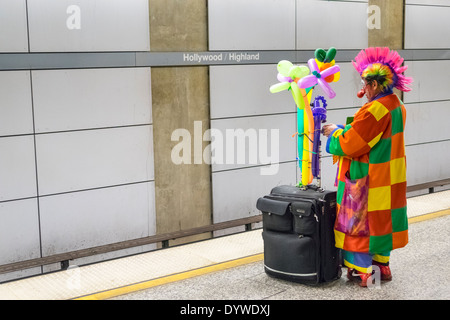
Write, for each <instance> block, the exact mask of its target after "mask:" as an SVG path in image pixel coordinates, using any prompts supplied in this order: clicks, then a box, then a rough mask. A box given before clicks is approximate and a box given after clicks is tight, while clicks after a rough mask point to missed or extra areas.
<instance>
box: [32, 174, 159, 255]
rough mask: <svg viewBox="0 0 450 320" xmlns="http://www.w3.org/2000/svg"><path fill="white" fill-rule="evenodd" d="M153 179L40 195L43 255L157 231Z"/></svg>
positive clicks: (147, 234)
mask: <svg viewBox="0 0 450 320" xmlns="http://www.w3.org/2000/svg"><path fill="white" fill-rule="evenodd" d="M154 188H155V187H154V182H148V183H138V184H132V185H126V186H120V187H113V188H104V189H97V190H90V191H82V192H73V193H68V194H62V195H56V196H48V197H41V198H40V199H39V205H40V216H41V228H42V252H43V255H44V256H48V255H52V254H57V253H61V252H67V251H72V250H78V249H85V248H90V247H94V246H99V245H104V244H108V243H114V242H119V241H125V240H130V239H136V238H141V237H146V236H150V235H153V234H155V230H156V229H155V204H154V203H155V202H154V194H155V189H154Z"/></svg>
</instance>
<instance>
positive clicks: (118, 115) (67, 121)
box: [32, 68, 152, 133]
mask: <svg viewBox="0 0 450 320" xmlns="http://www.w3.org/2000/svg"><path fill="white" fill-rule="evenodd" d="M32 75H33V96H34V98H33V102H34V109H35V121H36V132H38V133H39V132H49V131H50V132H52V131H64V130H78V129H90V128H101V127H114V126H126V125H136V124H149V123H151V121H152V119H151V115H152V114H151V102H152V100H151V83H150V68H120V69H78V70H77V69H73V70H42V71H32Z"/></svg>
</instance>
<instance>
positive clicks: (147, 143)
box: [36, 125, 154, 195]
mask: <svg viewBox="0 0 450 320" xmlns="http://www.w3.org/2000/svg"><path fill="white" fill-rule="evenodd" d="M36 149H37V150H36V151H37V163H38V176H39V193H40V195H46V194H53V193H60V192H69V191H77V190H83V189H89V188H98V187H105V186H113V185H117V184H125V183H133V182H142V181H147V180H153V179H154V171H153V170H154V169H153V131H152V126H151V125H146V126H137V127H125V128H114V129H103V130H87V131H76V132H67V133H55V134H43V135H38V136H37V137H36Z"/></svg>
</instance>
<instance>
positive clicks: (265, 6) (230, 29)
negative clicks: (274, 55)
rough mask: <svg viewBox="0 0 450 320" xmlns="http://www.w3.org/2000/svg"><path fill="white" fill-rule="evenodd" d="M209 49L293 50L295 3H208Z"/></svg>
mask: <svg viewBox="0 0 450 320" xmlns="http://www.w3.org/2000/svg"><path fill="white" fill-rule="evenodd" d="M208 30H209V50H293V49H295V0H276V1H275V0H245V1H242V0H210V1H208Z"/></svg>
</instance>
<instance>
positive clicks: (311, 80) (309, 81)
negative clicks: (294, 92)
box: [298, 74, 317, 89]
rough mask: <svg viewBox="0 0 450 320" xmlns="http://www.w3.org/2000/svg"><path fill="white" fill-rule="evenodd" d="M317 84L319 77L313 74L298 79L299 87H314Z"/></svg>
mask: <svg viewBox="0 0 450 320" xmlns="http://www.w3.org/2000/svg"><path fill="white" fill-rule="evenodd" d="M316 84H317V77H316V76H315V75H313V74H310V75H309V76H306V77H304V78H301V79H300V80H299V81H298V87H299V88H303V89H305V88H310V87H314V86H315V85H316Z"/></svg>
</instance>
